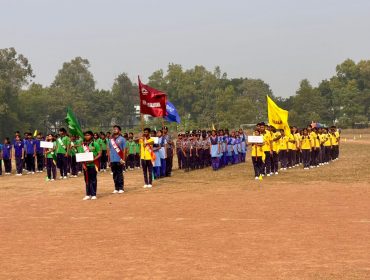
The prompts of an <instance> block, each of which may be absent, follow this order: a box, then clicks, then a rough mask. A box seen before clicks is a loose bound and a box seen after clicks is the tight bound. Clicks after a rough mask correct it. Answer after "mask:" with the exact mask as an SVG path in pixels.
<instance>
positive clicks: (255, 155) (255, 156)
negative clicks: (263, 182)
mask: <svg viewBox="0 0 370 280" xmlns="http://www.w3.org/2000/svg"><path fill="white" fill-rule="evenodd" d="M254 135H255V136H260V131H259V129H255V131H254ZM263 145H264V143H262V144H257V143H255V144H252V148H251V156H252V163H253V168H254V176H255V179H256V180H258V179H259V176H260V175H262V174H263V173H264V170H263V168H264V165H263V160H262V157H264V151H263Z"/></svg>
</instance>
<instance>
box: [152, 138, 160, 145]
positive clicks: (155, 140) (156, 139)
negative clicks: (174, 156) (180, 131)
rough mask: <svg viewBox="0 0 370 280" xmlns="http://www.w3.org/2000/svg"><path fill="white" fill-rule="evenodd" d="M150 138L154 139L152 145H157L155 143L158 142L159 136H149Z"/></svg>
mask: <svg viewBox="0 0 370 280" xmlns="http://www.w3.org/2000/svg"><path fill="white" fill-rule="evenodd" d="M150 138H152V139H153V141H154V143H153V144H154V145H157V144H159V137H150Z"/></svg>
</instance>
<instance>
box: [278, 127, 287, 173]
mask: <svg viewBox="0 0 370 280" xmlns="http://www.w3.org/2000/svg"><path fill="white" fill-rule="evenodd" d="M280 134H281V137H280V139H279V160H280V164H281V168H280V169H281V170H286V169H287V166H288V142H289V136H286V135H285V132H284V130H283V129H281V130H280Z"/></svg>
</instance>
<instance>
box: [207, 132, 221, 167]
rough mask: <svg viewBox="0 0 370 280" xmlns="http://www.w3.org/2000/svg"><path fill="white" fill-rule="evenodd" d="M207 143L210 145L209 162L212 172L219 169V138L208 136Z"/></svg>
mask: <svg viewBox="0 0 370 280" xmlns="http://www.w3.org/2000/svg"><path fill="white" fill-rule="evenodd" d="M209 142H210V145H211V162H212V168H213V170H214V171H216V170H218V169H219V168H220V158H221V157H222V153H221V151H220V150H221V144H220V143H219V137H217V136H215V137H213V136H210V137H209Z"/></svg>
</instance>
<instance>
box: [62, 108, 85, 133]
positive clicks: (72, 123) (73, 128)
mask: <svg viewBox="0 0 370 280" xmlns="http://www.w3.org/2000/svg"><path fill="white" fill-rule="evenodd" d="M66 123H67V125H68V128H69V133H70V134H71V135H78V136H80V137H81V138H83V137H84V134H83V133H82V129H81V126H80V124H79V123H78V121H77V119H76V117H75V115H74V114H73V111H72V110H71V108H69V107H68V109H67V116H66Z"/></svg>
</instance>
